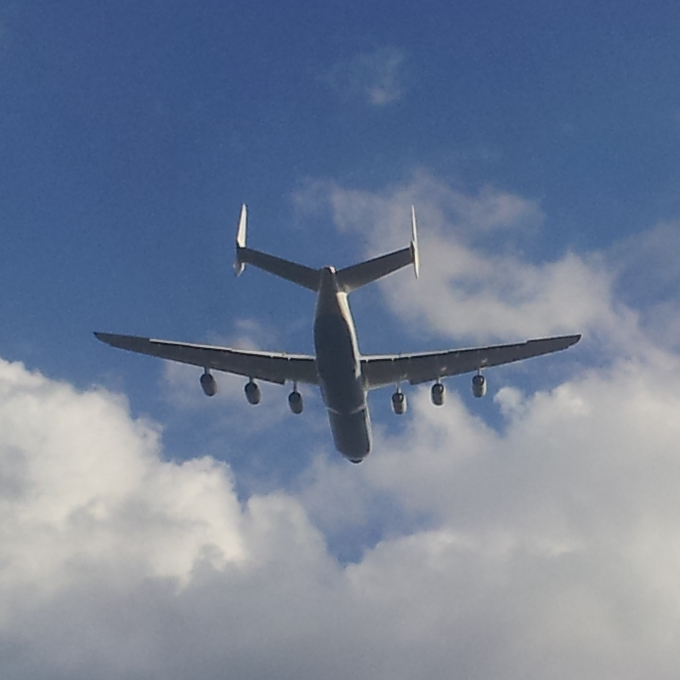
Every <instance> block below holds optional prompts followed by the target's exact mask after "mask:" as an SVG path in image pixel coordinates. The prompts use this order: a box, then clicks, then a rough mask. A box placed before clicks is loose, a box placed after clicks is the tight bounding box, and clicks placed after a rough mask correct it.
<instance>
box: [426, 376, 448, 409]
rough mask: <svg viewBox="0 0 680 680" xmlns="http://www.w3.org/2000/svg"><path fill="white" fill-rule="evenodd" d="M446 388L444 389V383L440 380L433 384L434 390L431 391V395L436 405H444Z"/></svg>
mask: <svg viewBox="0 0 680 680" xmlns="http://www.w3.org/2000/svg"><path fill="white" fill-rule="evenodd" d="M445 391H446V390H445V389H444V385H442V384H441V383H440V382H436V383H435V384H434V385H432V391H431V392H430V396H431V398H432V403H433V404H434V405H435V406H442V405H443V404H444V392H445Z"/></svg>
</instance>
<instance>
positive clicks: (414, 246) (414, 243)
mask: <svg viewBox="0 0 680 680" xmlns="http://www.w3.org/2000/svg"><path fill="white" fill-rule="evenodd" d="M411 254H412V256H413V272H414V273H415V275H416V278H418V277H419V276H420V255H419V254H418V225H417V224H416V207H415V206H414V205H412V206H411Z"/></svg>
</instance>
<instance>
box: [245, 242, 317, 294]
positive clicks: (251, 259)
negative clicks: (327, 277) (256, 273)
mask: <svg viewBox="0 0 680 680" xmlns="http://www.w3.org/2000/svg"><path fill="white" fill-rule="evenodd" d="M237 252H238V258H239V262H240V263H241V266H244V265H245V264H252V265H253V266H254V267H257V268H258V269H263V270H264V271H266V272H269V273H270V274H274V275H275V276H279V277H281V278H282V279H286V280H288V281H292V282H293V283H297V284H298V286H302V287H303V288H309V290H313V291H317V290H318V289H319V270H318V269H312V268H311V267H305V266H304V265H302V264H297V263H296V262H290V261H289V260H284V259H283V258H281V257H276V256H275V255H268V254H267V253H262V252H260V251H259V250H253V249H252V248H239V249H238V251H237Z"/></svg>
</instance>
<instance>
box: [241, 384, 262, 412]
mask: <svg viewBox="0 0 680 680" xmlns="http://www.w3.org/2000/svg"><path fill="white" fill-rule="evenodd" d="M245 393H246V399H247V400H248V403H249V404H252V405H253V406H255V404H259V403H260V399H262V392H260V388H259V387H258V385H257V383H256V382H255V381H254V380H249V381H248V382H247V383H246V386H245Z"/></svg>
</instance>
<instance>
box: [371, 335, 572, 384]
mask: <svg viewBox="0 0 680 680" xmlns="http://www.w3.org/2000/svg"><path fill="white" fill-rule="evenodd" d="M580 339H581V336H580V335H563V336H560V337H554V338H541V339H539V340H527V341H526V342H521V343H518V344H514V345H494V346H491V347H477V348H474V349H458V350H449V351H446V352H424V353H422V354H392V355H383V356H364V357H362V359H361V371H362V374H363V376H364V382H365V385H366V387H367V389H373V388H375V387H382V386H383V385H394V384H397V383H399V382H403V381H406V380H408V382H410V383H411V384H412V385H416V384H418V383H423V382H428V381H430V380H438V379H439V378H446V377H448V376H452V375H459V374H460V373H470V372H471V371H477V370H479V369H481V368H487V367H488V366H500V365H501V364H509V363H511V362H513V361H520V360H521V359H529V358H530V357H538V356H541V355H542V354H550V353H551V352H558V351H559V350H562V349H567V347H571V346H572V345H574V344H576V343H577V342H578V341H579V340H580Z"/></svg>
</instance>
